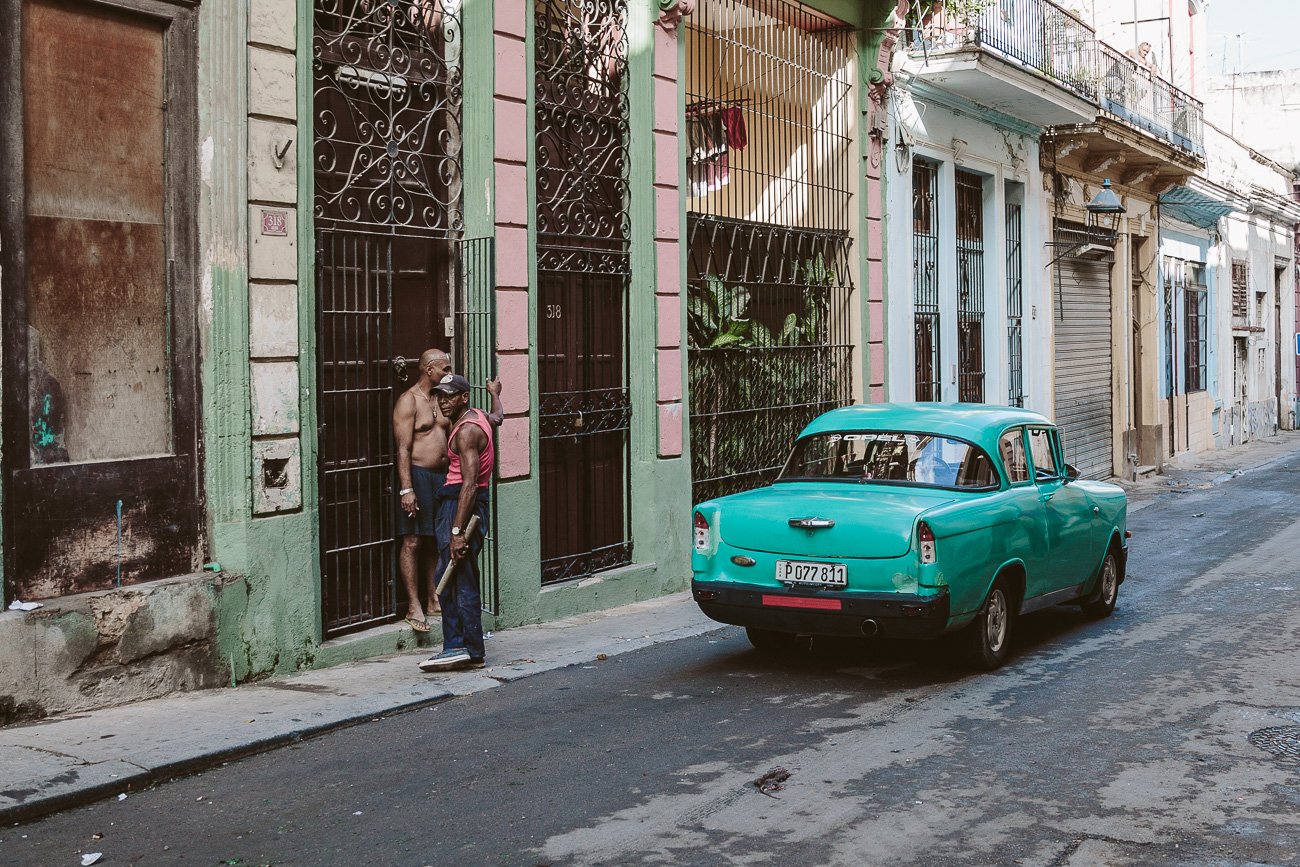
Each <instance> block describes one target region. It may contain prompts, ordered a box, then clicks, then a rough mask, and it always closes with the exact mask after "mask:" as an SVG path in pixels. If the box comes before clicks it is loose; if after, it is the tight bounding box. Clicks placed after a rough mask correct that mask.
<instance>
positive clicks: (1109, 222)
mask: <svg viewBox="0 0 1300 867" xmlns="http://www.w3.org/2000/svg"><path fill="white" fill-rule="evenodd" d="M1084 207H1085V208H1086V209H1087V211H1088V229H1089V234H1096V235H1098V236H1105V237H1106V239H1107V240H1108V241H1109V242H1110V243H1112V244H1113V243H1115V235H1116V232H1117V231H1118V230H1119V215H1120V214H1123V213H1124V212H1125V211H1127V210H1128V209H1127V208H1125V207H1124V204H1123V203H1122V202H1120V200H1119V196H1117V195H1115V191H1114V190H1112V189H1111V188H1110V178H1106V180H1104V181H1102V182H1101V189H1100V190H1098V191H1097V195H1095V196H1093V197H1092V201H1091V202H1089V203H1088V204H1087V205H1085V206H1084Z"/></svg>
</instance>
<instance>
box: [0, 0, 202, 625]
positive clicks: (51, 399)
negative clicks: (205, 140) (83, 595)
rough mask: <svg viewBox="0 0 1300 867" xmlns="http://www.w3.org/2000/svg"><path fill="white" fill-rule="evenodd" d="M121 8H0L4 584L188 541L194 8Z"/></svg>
mask: <svg viewBox="0 0 1300 867" xmlns="http://www.w3.org/2000/svg"><path fill="white" fill-rule="evenodd" d="M123 6H126V7H129V8H123ZM123 6H113V7H109V6H106V5H99V4H93V3H56V2H48V0H3V3H0V20H4V21H5V22H6V24H7V25H8V24H10V23H14V22H16V23H17V24H18V26H17V27H8V26H6V28H5V30H4V31H3V32H0V40H5V41H6V44H5V46H4V47H5V49H6V51H5V52H4V53H3V54H0V57H5V58H7V59H8V60H7V68H5V69H0V74H3V75H4V77H5V78H6V79H7V80H8V81H11V82H20V85H19V87H17V88H15V89H12V90H8V91H7V93H8V94H10V95H12V96H16V99H10V100H8V101H6V102H5V103H3V105H2V106H0V120H2V121H3V123H0V129H2V130H3V132H0V201H2V202H3V204H0V222H2V223H3V229H4V237H5V247H4V250H3V268H4V273H5V280H4V308H5V317H4V369H5V375H4V468H5V480H4V490H5V499H4V505H5V512H4V517H5V540H6V546H5V557H6V562H5V567H6V568H5V576H6V584H7V586H6V597H13V596H19V597H22V598H25V599H40V598H49V597H54V596H61V595H65V594H68V593H75V592H81V591H87V590H96V589H103V588H107V587H112V586H115V585H123V584H131V583H136V582H140V581H147V580H152V579H156V578H163V577H168V576H171V575H177V574H183V573H185V572H188V571H191V570H193V569H195V568H196V567H197V565H198V562H199V557H200V553H201V552H200V550H199V516H200V513H201V510H200V506H201V497H200V493H199V488H198V478H197V472H196V467H197V461H196V453H197V426H196V422H195V398H196V395H195V387H196V386H195V370H194V349H193V347H194V269H193V261H194V254H193V250H194V240H193V235H192V226H193V224H194V214H193V202H194V201H195V200H196V198H197V194H196V189H195V183H194V171H193V161H194V157H193V155H194V153H195V152H196V147H195V143H194V127H195V123H194V113H195V97H194V94H195V79H194V72H195V62H196V52H195V41H194V14H193V12H192V10H190V9H189V8H182V7H178V6H172V5H170V4H167V3H161V2H151V0H132V2H131V3H129V4H123Z"/></svg>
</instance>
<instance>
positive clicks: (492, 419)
mask: <svg viewBox="0 0 1300 867" xmlns="http://www.w3.org/2000/svg"><path fill="white" fill-rule="evenodd" d="M484 385H485V386H486V387H487V390H488V393H489V394H491V395H492V409H491V411H489V412H487V413H484V414H485V415H486V416H487V420H488V422H489V423H490V424H491V425H492V426H493V427H501V421H502V420H503V419H504V418H505V417H506V413H505V410H504V409H502V408H501V377H499V376H496V377H493V378H492V379H489V380H488V381H487V382H486V383H484Z"/></svg>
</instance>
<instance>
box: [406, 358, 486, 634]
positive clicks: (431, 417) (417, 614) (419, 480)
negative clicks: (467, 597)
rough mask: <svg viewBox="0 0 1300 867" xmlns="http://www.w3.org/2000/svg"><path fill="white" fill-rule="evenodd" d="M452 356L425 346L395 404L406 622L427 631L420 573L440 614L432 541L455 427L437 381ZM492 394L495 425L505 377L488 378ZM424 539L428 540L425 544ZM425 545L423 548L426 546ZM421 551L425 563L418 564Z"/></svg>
mask: <svg viewBox="0 0 1300 867" xmlns="http://www.w3.org/2000/svg"><path fill="white" fill-rule="evenodd" d="M451 372H452V371H451V358H450V357H449V356H448V355H447V353H445V352H443V351H442V350H441V349H427V350H425V351H424V353H423V354H422V355H421V356H420V378H419V379H418V380H417V381H416V383H415V384H414V385H413V386H411V387H410V388H408V389H407V390H406V391H404V392H402V395H401V397H399V398H398V399H397V405H396V406H394V407H393V438H394V439H395V440H396V442H397V478H398V482H399V484H400V487H399V490H398V506H399V508H398V511H397V535H398V536H400V537H401V538H402V547H401V551H400V553H399V555H398V570H399V571H400V572H401V574H402V583H403V584H404V585H405V586H406V598H407V610H406V623H407V625H408V626H410V627H411V629H412V630H414V631H416V632H428V631H429V624H428V623H427V622H426V621H425V611H424V608H423V607H422V606H421V604H420V588H419V583H418V578H417V576H418V575H419V573H420V572H423V573H424V576H425V583H426V584H427V588H428V590H427V596H428V600H429V614H434V615H436V614H439V613H441V608H440V606H439V604H438V596H437V594H436V593H434V589H435V588H436V586H437V584H438V577H439V576H438V574H437V561H438V552H437V546H436V545H435V544H434V541H433V537H434V512H435V510H436V500H437V495H438V489H439V488H441V487H442V486H443V484H444V483H445V482H446V478H447V433H448V431H449V430H450V429H451V425H450V423H448V421H447V419H446V417H445V416H443V415H442V414H441V413H440V412H439V410H438V403H437V401H436V400H435V399H434V396H433V386H434V384H436V383H437V382H438V381H439V380H440V379H442V378H443V377H444V376H447V375H448V374H450V373H451ZM487 389H488V391H489V392H491V394H492V412H491V413H489V414H488V419H489V421H491V422H492V424H493V425H497V426H499V425H500V424H501V418H502V411H501V382H500V381H499V380H496V379H489V380H488V381H487ZM422 540H427V544H423V541H422ZM422 549H423V550H422ZM422 555H423V559H424V568H423V569H420V560H421V556H422Z"/></svg>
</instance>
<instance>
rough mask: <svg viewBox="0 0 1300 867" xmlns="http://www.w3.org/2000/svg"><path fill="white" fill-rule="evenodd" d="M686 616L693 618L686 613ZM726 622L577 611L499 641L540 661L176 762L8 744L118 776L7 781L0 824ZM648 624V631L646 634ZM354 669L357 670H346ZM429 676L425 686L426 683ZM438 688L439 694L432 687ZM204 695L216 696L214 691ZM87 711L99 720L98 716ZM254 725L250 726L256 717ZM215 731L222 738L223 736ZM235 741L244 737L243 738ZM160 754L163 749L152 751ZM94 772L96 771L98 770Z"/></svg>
mask: <svg viewBox="0 0 1300 867" xmlns="http://www.w3.org/2000/svg"><path fill="white" fill-rule="evenodd" d="M674 609H676V610H677V612H678V613H677V614H676V615H670V616H668V617H667V618H666V621H667V622H665V614H667V613H668V612H670V611H674ZM683 614H687V615H689V616H685V617H683V616H682V615H683ZM647 619H653V620H656V621H658V626H659V627H660V628H659V629H658V630H655V629H654V628H653V627H647V626H646V622H647ZM611 628H612V634H611ZM725 628H727V627H726V624H722V623H718V622H715V621H712V620H709V619H708V618H706V617H704V616H703V614H701V613H700V612H699V610H698V608H697V607H696V606H695V605H694V602H693V601H692V600H691V597H690V595H689V594H688V593H677V594H669V595H668V596H662V597H657V598H655V599H651V600H645V601H642V602H636V603H631V604H629V605H627V606H622V607H620V608H614V609H608V610H606V611H604V612H592V613H591V614H587V615H579V616H577V617H575V618H573V619H571V620H568V621H567V622H566V621H565V620H561V621H551V622H550V623H541V624H532V625H530V626H523V627H519V628H518V629H512V630H507V631H505V632H503V633H500V635H501V638H502V640H503V644H504V645H507V646H503V647H502V648H501V650H502V651H507V653H508V654H511V655H522V656H533V655H535V656H536V657H537V660H536V661H534V660H533V659H531V658H529V659H524V660H515V661H513V662H504V663H503V664H501V665H500V666H497V667H495V672H496V673H493V672H494V669H492V668H489V669H487V670H481V671H479V670H470V671H463V672H456V673H454V674H453V675H452V677H451V678H450V679H448V680H447V681H445V682H440V683H438V684H436V686H435V685H433V684H429V686H430V687H432V689H431V690H430V691H429V692H428V693H426V694H424V695H419V696H415V697H409V698H406V699H405V700H400V699H398V698H397V697H396V696H393V697H392V699H393V703H392V704H383V705H382V706H377V705H380V704H382V702H383V701H384V699H383V698H381V697H380V696H374V697H373V699H374V700H373V701H372V702H371V704H370V706H369V707H366V708H351V709H350V708H346V707H344V708H340V710H339V714H338V716H335V717H332V718H327V719H323V720H318V721H314V722H309V723H302V724H298V725H294V726H293V727H291V728H285V729H282V730H280V731H278V732H276V733H274V734H268V735H266V736H262V737H251V738H247V739H243V740H240V741H239V742H236V743H231V742H230V741H229V740H226V741H224V742H223V743H221V744H220V745H217V746H214V747H212V748H207V747H205V746H200V747H198V748H197V749H198V750H202V751H201V752H197V751H192V752H189V753H186V754H184V755H181V756H180V757H179V758H168V757H167V756H166V754H165V753H163V754H162V755H161V756H158V759H159V760H158V762H157V764H152V765H151V763H150V761H149V760H148V758H144V757H142V756H140V755H139V754H136V755H132V754H130V753H127V754H123V755H117V756H114V757H112V758H101V759H98V760H91V759H88V758H82V757H79V756H78V755H77V752H78V751H77V750H76V748H75V747H66V746H64V745H65V744H67V743H69V741H67V740H66V739H65V740H64V741H62V742H60V741H59V738H58V737H54V738H52V739H51V740H50V741H46V742H45V743H43V744H41V745H39V746H37V745H33V744H31V743H20V742H14V743H12V744H6V745H5V746H6V747H9V746H12V747H14V748H18V749H35V750H37V751H39V752H46V753H52V754H54V755H59V756H62V757H64V758H66V759H72V760H75V761H76V762H77V764H75V765H71V764H68V765H64V768H65V773H66V772H67V771H75V770H77V769H79V768H87V767H94V766H95V765H101V766H103V767H102V768H100V771H99V773H98V774H97V775H98V776H100V777H103V776H104V775H105V774H106V773H107V771H109V770H112V771H116V772H117V774H116V775H115V776H113V777H112V779H110V780H99V781H94V782H92V781H91V780H89V779H87V780H86V781H85V782H84V783H83V782H81V781H80V780H75V781H68V780H63V781H60V783H61V784H60V785H58V786H57V787H55V788H56V790H55V791H52V792H50V793H49V794H44V795H43V794H42V793H41V790H42V785H41V784H42V781H41V780H40V779H28V780H15V781H12V782H11V781H5V783H6V784H7V788H9V789H10V790H11V791H10V792H0V794H6V795H9V796H10V797H12V795H13V794H17V793H19V792H21V793H23V794H24V795H26V799H25V800H24V801H22V802H21V803H13V802H10V803H8V804H3V805H0V825H9V826H13V825H21V824H24V823H29V822H33V821H36V820H39V819H41V818H44V817H45V816H49V815H51V814H54V813H58V812H61V811H64V810H68V809H72V808H76V807H81V806H85V805H86V804H90V803H94V802H99V801H103V800H105V799H111V798H113V797H114V796H116V795H119V794H122V793H124V792H132V791H140V790H143V789H146V788H148V787H151V786H154V785H158V784H161V783H166V782H168V781H170V780H174V779H179V778H181V777H185V776H190V775H193V774H196V773H201V772H203V771H206V770H210V769H213V768H215V767H218V766H220V765H221V764H222V763H225V762H230V761H235V760H238V759H243V758H247V757H249V756H252V755H256V754H259V753H264V752H268V751H270V750H274V749H277V748H280V747H284V746H289V745H292V744H295V743H299V742H302V741H306V740H310V739H312V738H316V737H320V736H322V735H326V734H330V733H332V732H335V731H340V730H342V729H346V728H350V727H352V726H356V725H361V724H363V723H366V722H370V721H373V720H377V719H382V718H385V717H390V716H397V715H399V714H404V713H411V712H413V711H418V710H422V709H424V708H427V707H432V706H435V705H438V704H441V703H442V702H445V701H448V700H450V699H453V698H459V697H462V696H468V695H475V694H479V693H483V692H488V691H491V690H493V689H495V688H497V687H499V686H505V685H507V684H511V683H514V682H516V681H520V680H527V679H528V678H531V677H533V676H534V675H538V674H544V673H546V672H549V671H561V670H564V669H568V668H573V667H575V666H582V665H591V664H593V663H594V662H596V661H597V660H600V659H607V658H613V657H615V656H622V655H624V654H626V653H633V652H636V651H638V650H644V649H646V648H649V647H655V646H658V645H661V644H668V643H672V642H675V641H681V640H684V639H687V638H692V637H696V636H699V635H704V634H707V633H710V632H714V631H717V630H720V629H725ZM643 630H644V633H645V634H642V633H643ZM557 631H560V632H570V631H571V632H570V638H571V639H572V640H571V641H570V642H568V643H567V645H566V646H565V647H564V649H563V650H562V651H561V652H559V653H558V654H554V655H550V658H549V659H547V658H544V657H543V654H542V653H537V652H536V651H535V650H534V649H532V647H531V645H534V644H535V645H537V646H538V649H540V648H541V647H546V646H550V647H551V648H554V647H555V643H554V639H555V633H556V632H557ZM584 633H585V635H584ZM628 633H634V634H635V635H636V637H629V635H628ZM511 644H513V645H514V647H510V648H509V649H508V650H507V647H508V645H511ZM421 655H422V654H420V653H399V654H394V655H391V656H389V657H387V658H386V659H383V660H380V659H375V660H364V661H359V662H358V663H355V664H353V665H350V666H348V665H345V666H339V667H337V668H333V669H317V670H313V671H307V672H300V673H298V674H297V675H294V676H292V677H289V678H286V679H284V681H272V682H264V683H265V685H266V686H275V685H276V684H277V683H281V682H284V683H293V682H301V681H302V680H310V681H312V682H316V683H319V681H320V680H321V679H322V678H327V679H328V678H331V677H332V678H333V679H334V682H335V683H344V684H348V683H351V678H355V677H356V676H357V674H356V671H357V667H358V666H369V665H370V664H372V663H373V662H379V661H384V662H386V663H393V664H397V665H401V666H403V667H404V666H405V665H406V663H408V662H412V661H414V660H415V659H417V658H418V657H419V656H421ZM506 658H507V659H510V658H511V657H510V656H509V655H508V656H507V657H506ZM516 666H521V667H516ZM350 668H351V669H353V670H352V671H349V670H348V669H350ZM425 682H426V683H428V681H425ZM262 685H263V684H261V683H253V684H249V687H252V688H253V689H254V690H257V689H259V688H260V687H261V686H262ZM368 685H369V686H373V685H374V684H373V682H368ZM435 689H436V692H435V691H433V690H435ZM381 692H382V690H381ZM205 693H207V691H202V690H200V691H196V692H192V693H182V694H178V695H174V696H167V697H163V698H160V699H154V700H151V701H157V702H160V703H165V702H167V701H169V699H176V698H181V697H186V698H188V697H194V698H202V697H205V695H204V694H205ZM208 695H209V696H210V695H212V694H211V693H208ZM149 703H150V702H143V703H141V704H140V705H134V707H139V706H141V705H148V704H149ZM131 707H133V705H125V706H122V707H120V708H109V709H106V712H108V713H112V712H113V711H115V710H125V709H127V708H131ZM159 712H160V713H161V714H163V717H162V719H163V721H164V722H166V721H167V718H168V717H167V715H168V714H171V715H173V716H175V715H177V713H178V711H177V710H176V709H174V708H173V709H169V710H166V709H165V710H160V711H159ZM187 712H192V711H181V712H180V713H182V714H183V713H187ZM91 715H92V716H93V712H92V713H91ZM86 716H87V715H86V714H79V715H73V716H72V717H69V718H68V720H69V721H71V720H74V719H81V720H84V719H85V717H86ZM238 716H241V717H242V714H238ZM249 721H250V722H251V720H249ZM59 722H60V720H59V718H53V719H51V720H48V721H45V722H44V723H36V725H51V726H58V724H59ZM136 724H137V725H138V724H139V723H138V722H137V723H136ZM241 729H242V727H241ZM0 731H2V730H0ZM83 731H84V723H83ZM217 734H218V736H220V733H219V732H218V733H217ZM239 737H240V738H244V736H243V735H242V734H241V735H239ZM154 755H158V754H157V753H155V754H154ZM88 776H94V774H91V775H88ZM44 782H45V785H46V787H48V786H49V783H51V782H54V780H52V779H50V778H46V780H45V781H44ZM29 793H30V794H29Z"/></svg>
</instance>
